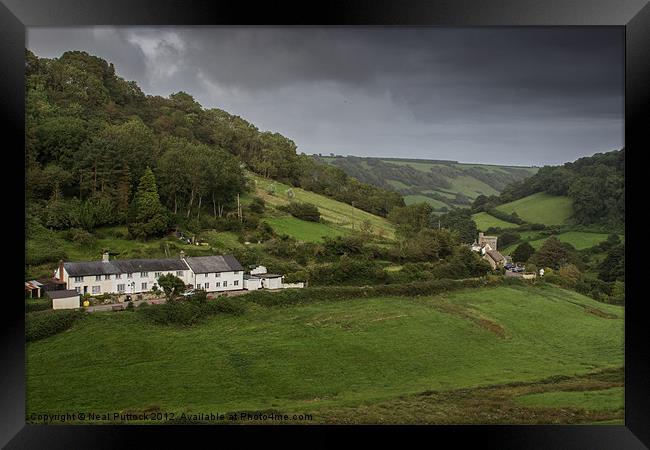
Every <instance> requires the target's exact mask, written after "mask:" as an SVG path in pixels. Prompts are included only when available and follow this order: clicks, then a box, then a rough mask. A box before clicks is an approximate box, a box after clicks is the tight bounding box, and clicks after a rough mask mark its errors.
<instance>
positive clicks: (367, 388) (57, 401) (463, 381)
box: [27, 286, 624, 423]
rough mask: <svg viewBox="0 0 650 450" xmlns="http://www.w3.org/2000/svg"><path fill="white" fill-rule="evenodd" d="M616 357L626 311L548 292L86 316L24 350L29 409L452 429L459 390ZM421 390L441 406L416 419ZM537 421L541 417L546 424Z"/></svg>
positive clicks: (615, 363) (615, 362)
mask: <svg viewBox="0 0 650 450" xmlns="http://www.w3.org/2000/svg"><path fill="white" fill-rule="evenodd" d="M244 301H245V297H242V302H244ZM596 312H598V314H596ZM605 317H607V318H605ZM623 350H624V347H623V308H622V307H618V306H613V305H607V304H602V303H598V302H596V301H594V300H591V299H589V298H587V297H584V296H581V295H579V294H577V293H574V292H570V291H566V290H562V289H559V288H555V287H551V286H543V287H523V286H522V287H495V288H482V289H474V290H463V291H456V292H452V293H448V294H446V295H442V296H437V297H421V298H401V297H399V298H369V299H356V300H351V301H336V302H319V303H313V304H307V305H294V306H286V307H270V308H267V307H262V306H257V305H249V306H247V310H246V312H245V313H244V315H242V316H228V315H223V316H217V317H212V318H208V319H206V321H205V323H203V324H200V325H196V326H194V327H192V328H189V329H183V328H176V327H166V326H158V325H151V324H149V323H145V322H143V321H142V319H141V316H139V314H137V313H131V312H120V313H95V314H93V315H89V316H88V317H86V318H85V319H84V320H82V321H81V322H79V323H78V324H76V325H74V326H73V328H72V329H71V330H69V331H67V332H64V333H62V334H59V335H55V336H52V337H49V338H46V339H44V340H42V341H37V342H33V343H29V344H28V345H27V411H28V414H29V413H31V412H40V413H42V412H62V411H80V410H82V411H83V410H100V411H110V412H113V411H142V410H145V409H149V410H161V411H175V412H182V411H185V412H221V413H223V412H228V411H242V410H269V409H273V410H275V411H282V412H287V413H291V412H294V413H295V412H310V413H312V414H314V416H315V418H316V419H315V420H316V421H319V420H320V421H325V422H327V421H337V420H347V419H344V418H345V417H350V420H351V421H355V420H356V421H359V420H361V421H364V420H367V421H371V422H373V421H382V420H386V419H385V418H386V417H390V416H391V414H392V415H393V416H395V415H396V414H399V416H398V417H393V419H394V420H397V421H399V420H410V419H408V417H411V416H412V420H414V421H423V420H424V421H426V420H428V419H423V418H426V417H430V420H431V421H432V423H435V422H436V421H442V422H444V421H446V420H450V419H445V418H444V417H441V418H437V417H439V415H440V411H441V410H440V408H439V405H442V404H448V405H449V408H450V410H453V411H455V413H454V414H455V416H453V414H452V415H451V416H449V415H448V414H445V417H447V416H449V417H456V416H458V414H461V413H464V412H467V411H464V410H462V411H460V410H459V408H460V407H461V405H464V403H463V402H464V401H465V400H463V399H466V397H467V395H468V394H467V392H466V391H458V390H459V389H479V390H480V389H486V386H503V389H507V390H511V388H508V387H507V386H508V385H507V384H506V383H512V382H521V383H527V384H526V385H527V386H529V387H530V389H533V387H535V386H537V388H535V389H537V391H539V386H541V385H544V386H546V387H545V388H544V390H545V391H553V390H556V389H559V388H560V387H559V385H558V384H557V383H558V382H557V380H556V381H553V382H544V381H542V380H544V379H547V378H549V377H555V378H557V377H558V376H564V377H565V378H566V377H568V378H571V377H588V376H590V375H588V374H592V373H597V372H598V371H602V370H608V369H616V368H620V367H622V366H623ZM568 378H567V379H568ZM566 382H567V383H568V381H566ZM544 383H546V384H544ZM549 383H550V384H549ZM572 383H574V384H575V383H578V384H581V383H582V384H584V383H587V381H579V380H578V379H577V378H576V380H574V381H572ZM590 383H591V382H590ZM517 389H519V388H517ZM521 389H523V387H522V388H521ZM564 390H566V389H564ZM423 392H439V393H441V394H435V395H442V396H443V397H444V399H438V400H436V401H435V402H434V403H432V404H431V405H430V406H429V407H426V408H430V409H426V408H425V406H422V408H424V409H420V410H418V411H415V410H413V408H412V406H413V405H415V404H418V405H420V404H421V403H422V402H424V400H425V397H422V395H424V394H422V393H423ZM445 392H446V393H447V394H445ZM457 392H460V394H458V393H457ZM463 392H464V394H463ZM490 392H492V391H490ZM495 392H496V391H495ZM527 392H528V391H526V390H523V391H521V390H518V391H516V393H518V394H523V393H527ZM533 392H534V390H533ZM514 393H515V392H514V391H513V392H510V391H509V394H508V395H510V396H511V395H514ZM432 395H433V394H432ZM458 395H460V397H458ZM490 395H492V394H490ZM436 398H437V397H436ZM480 398H482V396H481V394H477V397H476V399H477V401H478V399H480ZM477 401H474V406H473V408H477V406H476V404H477ZM507 401H508V402H509V400H507ZM404 402H406V403H408V404H410V407H405V410H404V412H403V413H402V412H401V411H402V410H401V409H400V408H401V407H400V408H398V407H396V403H399V404H400V405H404V404H405V403H404ZM445 402H447V403H445ZM449 402H451V403H449ZM504 402H506V400H504ZM386 404H387V405H392V406H387V408H389V409H388V410H387V409H384V406H382V405H386ZM508 404H510V403H508ZM469 407H470V406H468V408H469ZM486 407H489V405H488V406H486ZM376 408H378V409H376ZM463 408H464V406H463ZM520 409H521V408H520ZM373 411H374V412H373ZM382 411H383V412H382ZM390 411H392V413H391V412H390ZM436 411H437V412H436ZM481 411H482V414H487V413H489V411H488V410H485V411H483V410H481ZM504 411H506V410H505V409H504ZM525 411H528V410H527V409H526V410H525ZM525 411H524V412H525ZM531 411H534V410H531ZM364 412H365V413H367V415H366V416H364ZM529 413H530V411H528V412H526V414H524V413H523V412H521V413H520V412H514V410H513V412H512V415H509V416H508V417H506V418H505V419H504V420H512V421H515V422H516V421H524V422H525V421H526V420H530V417H531V416H530V414H529ZM348 414H349V416H348ZM402 414H404V416H403V417H402ZM409 414H410V416H409ZM545 414H546V415H545V416H544V418H540V419H539V420H542V421H543V420H551V421H553V420H556V419H553V418H552V417H551V416H549V415H548V413H545ZM621 414H622V413H621V412H620V411H619V412H618V413H617V414H614V415H612V414H610V415H605V416H602V415H600V416H594V415H584V416H582V415H580V414H578V415H575V414H574V415H573V416H572V418H571V419H566V420H570V421H573V422H575V421H581V420H582V421H596V420H613V419H618V418H620V415H621ZM382 415H383V416H382ZM380 416H382V417H384V419H380V418H378V417H380ZM364 417H366V418H367V419H364ZM462 417H465V416H464V415H461V416H460V419H455V420H461V421H462V420H463V419H462ZM467 417H470V416H467ZM471 417H473V415H471ZM477 417H479V416H477ZM481 417H482V416H481ZM490 417H492V419H490ZM558 417H560V418H561V417H562V416H558ZM400 418H401V419H400ZM466 420H469V421H471V420H472V419H471V418H468V419H466ZM476 420H478V419H476ZM482 420H488V421H490V420H492V421H494V420H496V419H495V418H494V416H489V414H488V416H487V418H483V419H482ZM562 420H564V419H562Z"/></svg>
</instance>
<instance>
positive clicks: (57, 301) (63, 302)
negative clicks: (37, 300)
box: [47, 289, 81, 309]
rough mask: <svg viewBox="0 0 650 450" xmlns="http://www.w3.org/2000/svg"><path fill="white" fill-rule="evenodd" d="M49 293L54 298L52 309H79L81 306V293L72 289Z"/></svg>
mask: <svg viewBox="0 0 650 450" xmlns="http://www.w3.org/2000/svg"><path fill="white" fill-rule="evenodd" d="M47 295H48V296H49V297H50V298H51V299H52V309H77V308H81V301H80V299H79V297H80V296H79V293H78V292H77V291H75V290H73V289H72V290H71V289H63V290H59V291H49V292H48V293H47Z"/></svg>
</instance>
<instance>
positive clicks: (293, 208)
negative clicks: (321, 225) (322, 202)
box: [278, 202, 320, 222]
mask: <svg viewBox="0 0 650 450" xmlns="http://www.w3.org/2000/svg"><path fill="white" fill-rule="evenodd" d="M278 209H280V210H282V211H285V212H288V213H289V214H291V215H292V216H293V217H296V218H298V219H302V220H307V221H309V222H319V221H320V212H319V211H318V208H316V207H315V206H314V205H312V204H310V203H300V202H291V203H289V204H288V205H284V206H280V207H279V208H278Z"/></svg>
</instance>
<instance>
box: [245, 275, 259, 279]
mask: <svg viewBox="0 0 650 450" xmlns="http://www.w3.org/2000/svg"><path fill="white" fill-rule="evenodd" d="M259 279H260V277H257V276H254V275H247V274H244V280H259Z"/></svg>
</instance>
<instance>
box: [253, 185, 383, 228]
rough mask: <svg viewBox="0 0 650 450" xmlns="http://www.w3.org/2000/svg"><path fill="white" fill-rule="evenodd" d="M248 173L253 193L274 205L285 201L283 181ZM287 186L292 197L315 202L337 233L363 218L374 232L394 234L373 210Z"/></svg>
mask: <svg viewBox="0 0 650 450" xmlns="http://www.w3.org/2000/svg"><path fill="white" fill-rule="evenodd" d="M248 176H249V177H250V178H251V179H252V180H254V181H253V182H254V184H255V195H257V196H259V197H261V198H262V199H264V201H265V202H266V203H267V204H268V205H270V206H272V207H276V208H277V207H278V206H281V205H286V204H287V203H289V201H290V200H289V197H288V196H287V194H286V192H287V190H288V189H289V186H287V185H286V184H282V183H278V182H277V181H273V180H269V179H266V178H262V177H259V176H257V175H253V174H252V173H249V174H248ZM269 186H273V187H274V188H275V193H274V194H273V195H271V194H269V192H268V188H269ZM291 189H292V190H293V193H294V197H293V199H294V200H296V201H299V202H303V203H311V204H312V205H314V206H316V207H317V208H318V210H319V211H320V214H321V217H322V218H323V219H325V221H327V222H330V223H331V224H333V225H335V226H334V227H332V229H333V230H338V232H339V233H340V229H341V228H343V229H348V230H352V229H353V228H354V229H358V228H359V226H360V225H361V224H362V223H363V222H364V221H366V220H367V221H369V222H370V225H371V227H372V232H373V233H374V234H377V235H380V236H384V237H387V238H391V239H392V238H393V237H394V236H395V228H394V227H393V225H392V224H391V223H390V222H388V220H386V219H384V218H383V217H379V216H375V215H374V214H370V213H368V212H366V211H363V210H361V209H358V208H354V207H353V206H351V205H348V204H346V203H343V202H339V201H336V200H333V199H331V198H329V197H325V196H324V195H319V194H315V193H314V192H311V191H305V190H303V189H300V188H291ZM336 232H337V231H333V233H336Z"/></svg>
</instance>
